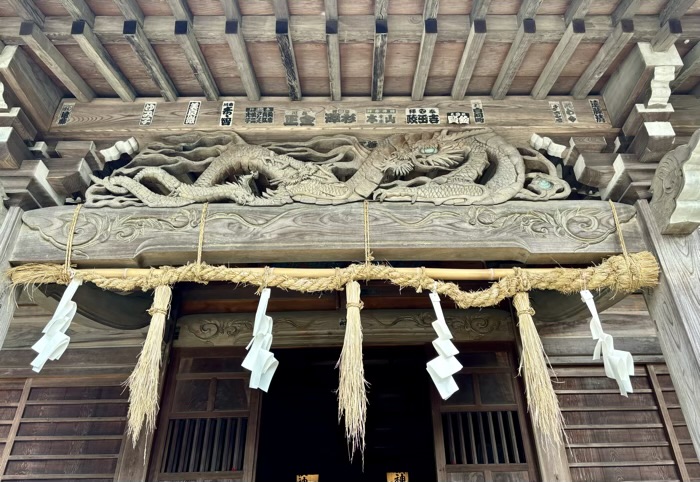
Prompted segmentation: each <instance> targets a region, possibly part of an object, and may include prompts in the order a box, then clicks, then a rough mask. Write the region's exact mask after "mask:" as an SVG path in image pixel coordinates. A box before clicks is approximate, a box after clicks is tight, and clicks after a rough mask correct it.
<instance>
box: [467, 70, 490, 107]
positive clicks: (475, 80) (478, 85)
mask: <svg viewBox="0 0 700 482" xmlns="http://www.w3.org/2000/svg"><path fill="white" fill-rule="evenodd" d="M497 77H498V76H497V75H493V76H474V77H472V79H471V80H470V81H469V87H467V96H475V95H476V96H478V95H484V96H488V97H490V96H491V89H493V84H495V83H496V78H497ZM486 115H488V114H486Z"/></svg>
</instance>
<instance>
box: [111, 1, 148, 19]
mask: <svg viewBox="0 0 700 482" xmlns="http://www.w3.org/2000/svg"><path fill="white" fill-rule="evenodd" d="M112 1H113V2H114V4H115V5H116V6H117V8H119V11H120V12H121V13H122V16H123V17H124V20H136V21H137V22H138V23H139V24H140V25H143V21H144V15H143V11H142V10H141V7H139V4H138V3H137V2H136V0H112Z"/></svg>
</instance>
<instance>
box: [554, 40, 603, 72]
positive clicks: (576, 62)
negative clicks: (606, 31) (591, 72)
mask: <svg viewBox="0 0 700 482" xmlns="http://www.w3.org/2000/svg"><path fill="white" fill-rule="evenodd" d="M602 45H603V44H596V43H583V42H582V43H580V44H578V47H576V50H575V51H574V54H573V55H572V56H571V58H570V59H569V61H568V62H567V63H566V65H564V69H563V70H562V71H561V74H560V76H563V77H567V76H569V77H579V76H580V75H581V74H583V73H584V72H585V71H586V69H587V68H588V66H589V65H590V63H591V61H593V59H594V58H595V56H596V54H597V53H598V51H599V50H600V47H602Z"/></svg>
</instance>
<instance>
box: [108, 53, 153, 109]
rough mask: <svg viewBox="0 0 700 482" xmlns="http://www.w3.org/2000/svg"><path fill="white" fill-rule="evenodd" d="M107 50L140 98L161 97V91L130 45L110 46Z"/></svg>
mask: <svg viewBox="0 0 700 482" xmlns="http://www.w3.org/2000/svg"><path fill="white" fill-rule="evenodd" d="M105 48H106V49H107V52H109V55H111V56H112V59H113V60H114V61H115V62H116V63H117V66H119V69H120V70H121V72H122V74H124V76H125V77H126V78H127V79H129V82H131V85H132V86H133V87H134V89H135V90H136V93H137V94H138V95H139V96H143V97H150V96H159V95H160V90H159V89H158V87H157V86H156V84H155V83H153V80H152V79H151V77H150V76H149V75H148V72H147V71H146V69H145V67H144V66H143V64H142V63H141V60H140V59H139V58H138V56H137V55H136V54H135V53H134V51H133V49H132V48H131V46H130V45H129V44H108V45H105Z"/></svg>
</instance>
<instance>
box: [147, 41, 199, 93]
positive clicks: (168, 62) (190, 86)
mask: <svg viewBox="0 0 700 482" xmlns="http://www.w3.org/2000/svg"><path fill="white" fill-rule="evenodd" d="M153 50H155V52H156V55H157V56H158V58H159V59H160V63H161V64H163V67H164V68H165V70H166V72H167V73H168V75H170V79H171V80H172V81H173V84H175V88H176V89H177V91H178V94H179V95H180V96H183V97H184V96H196V97H199V96H202V95H204V94H203V93H202V87H201V86H200V85H199V82H197V79H196V78H195V77H194V73H192V69H191V68H190V66H189V64H188V63H187V60H186V59H185V54H184V53H183V52H182V48H181V47H180V46H179V45H165V44H161V45H153Z"/></svg>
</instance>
